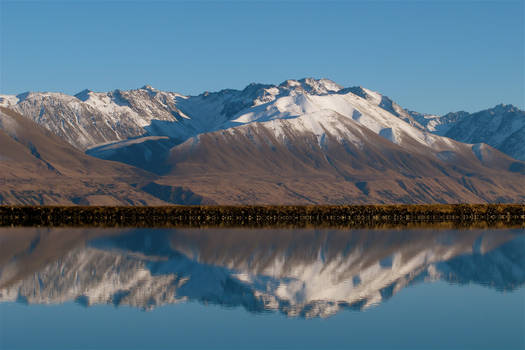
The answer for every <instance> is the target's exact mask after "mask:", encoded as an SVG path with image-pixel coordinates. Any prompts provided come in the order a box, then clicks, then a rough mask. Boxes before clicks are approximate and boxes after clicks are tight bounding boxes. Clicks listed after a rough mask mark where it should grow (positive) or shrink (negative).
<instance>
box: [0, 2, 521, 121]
mask: <svg viewBox="0 0 525 350" xmlns="http://www.w3.org/2000/svg"><path fill="white" fill-rule="evenodd" d="M0 2H1V5H0V10H1V14H0V30H1V33H0V38H1V42H0V50H1V53H0V60H1V61H0V93H4V94H18V93H21V92H24V91H28V90H30V91H62V92H66V93H69V94H74V93H77V92H78V91H80V90H83V89H85V88H88V89H91V90H95V91H107V90H111V89H116V88H119V89H132V88H138V87H141V86H143V85H145V84H150V85H152V86H154V87H156V88H159V89H163V90H170V91H177V92H180V93H184V94H199V93H201V92H203V91H206V90H208V91H215V90H220V89H223V88H237V89H240V88H243V87H244V86H245V85H247V84H248V83H250V82H261V83H274V84H275V83H280V82H282V81H284V80H286V79H298V78H302V77H310V76H311V77H316V78H321V77H326V78H330V79H332V80H334V81H336V82H338V83H339V84H341V85H343V86H354V85H361V86H364V87H367V88H370V89H372V90H376V91H379V92H381V93H383V94H385V95H387V96H389V97H391V98H392V99H394V100H395V101H397V102H398V103H399V104H401V105H402V106H403V107H406V108H409V109H413V110H417V111H420V112H426V113H438V114H443V113H446V112H449V111H456V110H467V111H476V110H480V109H483V108H488V107H491V106H493V105H495V104H498V103H511V104H514V105H517V106H519V107H521V108H524V100H525V95H524V79H525V78H524V64H525V63H524V62H525V60H524V40H525V39H524V30H525V29H524V28H525V24H524V1H523V0H522V1H505V0H498V1H470V0H457V1H438V0H435V1H432V0H426V1H351V0H349V1H326V0H323V1H299V0H295V1H286V2H283V1H272V0H269V1H268V0H266V1H261V2H258V1H228V2H226V1H206V2H205V1H191V2H183V1H97V0H91V1H86V2H84V1H78V0H69V1H64V2H61V1H43V0H42V1H27V2H24V1H19V0H16V1H7V0H0Z"/></svg>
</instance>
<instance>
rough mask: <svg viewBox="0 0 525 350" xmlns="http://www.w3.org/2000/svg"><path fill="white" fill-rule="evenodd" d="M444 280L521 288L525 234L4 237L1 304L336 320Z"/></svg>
mask: <svg viewBox="0 0 525 350" xmlns="http://www.w3.org/2000/svg"><path fill="white" fill-rule="evenodd" d="M436 280H444V281H448V282H451V283H459V284H468V283H476V284H482V285H486V286H488V287H490V288H495V289H497V290H500V291H512V290H514V289H516V288H518V287H519V286H521V285H523V283H524V281H525V234H524V231H523V230H522V229H521V230H520V229H515V230H511V229H505V230H429V229H427V230H350V231H349V230H345V231H342V230H327V229H322V230H314V229H311V230H308V229H301V230H275V229H272V230H269V229H268V230H265V229H260V230H256V229H249V230H248V229H187V230H168V229H163V230H151V229H137V230H113V229H112V230H107V229H106V230H103V229H56V228H55V229H37V228H23V229H2V230H0V301H1V302H8V301H9V302H12V301H19V302H24V303H29V304H33V303H45V304H49V303H52V304H56V303H63V302H66V301H71V300H74V301H76V302H78V303H80V304H82V305H85V306H90V305H93V304H114V305H116V306H119V305H130V306H134V307H139V308H144V309H151V308H154V307H159V306H161V305H164V304H168V303H178V302H185V301H198V302H201V303H205V304H207V303H213V304H218V305H222V306H225V307H236V306H242V307H244V308H245V309H246V310H248V311H250V312H264V311H279V312H282V313H284V314H286V315H288V316H300V317H327V316H330V315H333V314H335V313H337V312H338V311H339V310H341V309H345V308H350V309H354V310H363V309H366V308H369V307H371V306H373V305H377V304H380V303H381V302H383V301H385V300H387V299H389V298H391V297H392V296H393V295H395V294H396V293H397V292H399V291H400V290H402V289H403V288H404V287H407V286H410V285H412V284H414V283H418V282H432V281H436Z"/></svg>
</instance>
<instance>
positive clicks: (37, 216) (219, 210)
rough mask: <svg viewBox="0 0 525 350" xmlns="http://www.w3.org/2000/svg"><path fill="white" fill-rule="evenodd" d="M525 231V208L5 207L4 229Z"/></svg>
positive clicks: (0, 217) (1, 212) (0, 210)
mask: <svg viewBox="0 0 525 350" xmlns="http://www.w3.org/2000/svg"><path fill="white" fill-rule="evenodd" d="M446 223H448V224H449V225H452V226H454V227H458V226H464V227H471V226H477V227H488V226H506V227H508V226H513V227H525V205H512V204H511V205H508V204H505V205H504V204H488V205H483V204H479V205H478V204H476V205H469V204H458V205H342V206H169V207H94V206H90V207H82V206H67V207H65V206H0V226H4V227H5V226H49V227H55V226H71V227H82V226H88V227H236V226H243V227H317V226H322V227H391V226H407V225H409V226H410V225H412V226H413V225H420V226H425V225H429V224H432V225H435V224H446Z"/></svg>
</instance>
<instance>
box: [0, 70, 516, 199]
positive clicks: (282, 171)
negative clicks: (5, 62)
mask: <svg viewBox="0 0 525 350" xmlns="http://www.w3.org/2000/svg"><path fill="white" fill-rule="evenodd" d="M22 97H23V99H18V97H13V96H10V97H5V96H4V97H1V100H0V104H2V105H8V106H9V108H11V109H14V110H17V111H18V112H20V113H22V114H24V115H25V116H26V117H27V118H28V119H30V120H33V121H34V122H36V123H37V124H40V125H41V126H43V127H46V128H47V129H48V130H49V131H51V132H52V133H53V134H55V135H57V136H59V137H61V138H62V139H64V140H65V141H66V142H69V143H70V144H72V145H74V146H75V147H77V148H78V149H80V150H82V151H85V152H86V153H87V154H88V155H91V156H95V157H98V158H102V159H108V160H113V161H118V162H121V163H126V164H129V165H132V166H135V167H138V168H141V169H144V170H146V171H149V172H153V173H155V174H156V176H157V177H158V179H157V180H155V181H156V185H154V186H153V187H155V190H154V191H155V193H157V192H158V191H159V190H160V188H163V187H160V188H159V187H158V186H157V185H159V186H179V187H181V186H182V187H184V188H186V189H188V190H189V191H190V192H193V193H195V194H198V196H200V197H202V198H203V201H209V202H213V203H224V204H254V203H265V204H280V203H281V204H301V203H305V204H306V203H309V204H317V203H319V204H322V203H349V202H350V203H435V202H439V203H457V202H474V203H479V202H518V203H521V202H524V201H525V190H523V189H522V187H523V188H525V177H524V175H525V163H524V162H522V161H520V160H519V159H518V158H520V155H521V154H522V153H521V152H522V151H523V152H524V153H525V141H524V140H525V137H523V138H521V137H520V135H521V134H520V133H525V117H524V118H521V117H522V116H525V112H522V111H520V110H519V109H517V108H515V107H512V106H507V107H505V106H497V107H495V109H491V110H486V111H482V112H480V113H481V114H480V115H481V117H477V116H472V115H470V114H469V115H467V114H464V113H456V114H447V115H446V116H444V117H438V116H429V115H424V114H420V113H417V112H411V111H408V110H406V109H404V108H402V107H401V106H399V105H398V104H396V103H395V102H394V101H392V100H391V99H390V98H388V97H386V96H384V95H381V94H379V93H377V92H374V91H371V90H368V89H366V88H363V87H360V86H357V87H350V88H343V87H342V86H340V85H338V84H336V83H335V82H333V81H331V80H328V79H319V80H317V79H313V78H305V79H300V80H286V81H284V82H283V83H281V84H279V85H270V84H256V83H253V84H250V85H248V86H246V87H245V88H244V89H242V90H234V89H224V90H221V91H218V92H204V93H202V94H200V95H197V96H184V95H181V94H178V93H174V92H164V91H160V90H157V89H155V88H152V87H151V86H147V85H146V86H144V87H142V88H140V89H135V90H128V91H123V90H113V91H111V92H108V93H95V92H92V91H89V90H83V91H82V92H80V93H78V94H77V95H76V96H69V95H64V94H59V93H41V94H36V93H26V94H24V95H23V96H21V98H22ZM491 116H494V118H495V119H494V120H498V121H500V122H499V124H498V125H499V128H498V129H497V130H502V132H501V135H502V136H501V137H500V138H501V140H500V139H497V138H494V137H492V136H493V134H491V133H490V131H491V130H493V129H494V128H490V127H487V126H486V125H487V124H490V122H491V121H493V120H492V119H491V118H490V117H491ZM520 118H521V119H520ZM522 119H523V120H522ZM478 120H480V121H481V122H482V125H481V126H479V128H478V129H480V130H481V129H483V130H485V131H486V132H485V134H481V133H480V132H474V133H471V134H472V135H475V136H476V137H477V138H475V137H474V136H472V137H470V138H469V137H463V136H464V132H461V130H465V129H467V130H471V129H473V130H474V129H475V128H473V127H472V125H471V124H472V123H474V122H476V121H478ZM522 122H523V128H522ZM487 130H488V131H487ZM503 131H505V132H506V133H503ZM446 135H450V136H454V137H452V138H451V137H447V136H446ZM479 135H484V136H483V137H478V136H479ZM462 137H463V138H466V139H467V140H466V141H469V143H465V142H460V141H457V140H456V139H460V138H462ZM496 139H497V140H498V141H500V142H499V143H498V142H496V141H495V140H496ZM485 140H487V141H490V143H492V144H494V145H495V146H496V147H497V148H498V147H499V148H500V149H504V150H505V151H508V150H509V149H511V150H512V151H513V155H514V158H515V159H513V158H511V157H509V156H507V155H506V154H504V153H501V152H500V151H498V150H497V149H494V148H493V147H491V146H489V145H486V144H485V143H483V141H485ZM522 146H523V147H522ZM272 201H273V202H272Z"/></svg>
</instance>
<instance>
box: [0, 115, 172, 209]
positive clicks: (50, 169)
mask: <svg viewBox="0 0 525 350" xmlns="http://www.w3.org/2000/svg"><path fill="white" fill-rule="evenodd" d="M0 174H1V176H0V204H17V205H20V204H24V205H29V204H32V205H35V204H70V205H73V204H82V205H162V204H167V202H169V201H170V199H169V198H164V199H166V201H165V200H162V199H160V198H158V197H156V196H155V194H153V195H152V194H150V193H148V192H152V191H151V189H152V188H154V187H155V186H156V184H155V182H154V180H155V176H154V175H153V174H150V173H148V172H146V171H144V170H141V169H138V168H134V167H131V166H128V165H125V164H122V163H116V162H111V161H106V160H102V159H98V158H94V157H90V156H88V155H85V154H84V153H82V152H81V151H79V150H77V149H75V148H74V147H72V146H71V145H69V144H68V143H66V142H64V141H63V140H62V139H60V138H58V137H57V136H56V135H53V134H52V133H51V132H49V131H47V130H45V129H43V128H42V127H40V126H39V125H37V124H35V123H33V122H32V121H31V120H29V119H27V118H24V117H22V116H21V115H19V114H18V113H16V112H13V111H11V110H9V109H6V108H3V107H0ZM157 186H158V185H157ZM166 189H167V190H172V191H176V188H175V189H174V188H172V187H167V188H166Z"/></svg>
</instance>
